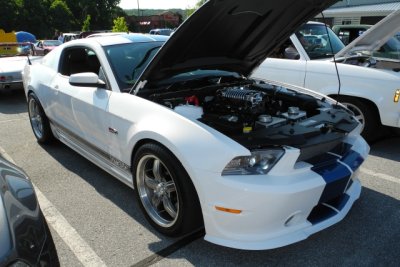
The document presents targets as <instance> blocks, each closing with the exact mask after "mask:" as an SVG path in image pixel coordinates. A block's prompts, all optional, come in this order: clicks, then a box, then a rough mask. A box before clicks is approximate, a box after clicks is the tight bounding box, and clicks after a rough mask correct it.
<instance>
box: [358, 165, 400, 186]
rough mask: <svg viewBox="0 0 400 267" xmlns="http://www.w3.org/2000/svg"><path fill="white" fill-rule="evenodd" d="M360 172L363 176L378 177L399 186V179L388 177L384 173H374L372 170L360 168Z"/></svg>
mask: <svg viewBox="0 0 400 267" xmlns="http://www.w3.org/2000/svg"><path fill="white" fill-rule="evenodd" d="M360 170H361V172H363V173H365V174H368V175H371V176H375V177H378V178H380V179H383V180H386V181H389V182H393V183H397V184H400V178H396V177H393V176H390V175H387V174H384V173H379V172H375V171H373V170H369V169H366V168H362V167H361V168H360Z"/></svg>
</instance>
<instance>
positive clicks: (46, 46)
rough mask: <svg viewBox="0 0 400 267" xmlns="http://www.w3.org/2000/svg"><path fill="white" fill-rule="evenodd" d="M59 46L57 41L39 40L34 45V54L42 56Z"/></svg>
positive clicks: (59, 42) (59, 43)
mask: <svg viewBox="0 0 400 267" xmlns="http://www.w3.org/2000/svg"><path fill="white" fill-rule="evenodd" d="M61 44H62V42H61V41H59V40H40V41H38V42H36V44H35V49H36V54H37V55H40V56H44V55H46V54H47V53H49V52H50V51H51V50H53V49H54V48H56V47H57V46H59V45H61Z"/></svg>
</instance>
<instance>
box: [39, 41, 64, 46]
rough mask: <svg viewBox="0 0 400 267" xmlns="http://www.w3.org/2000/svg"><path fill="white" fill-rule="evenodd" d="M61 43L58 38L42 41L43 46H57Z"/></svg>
mask: <svg viewBox="0 0 400 267" xmlns="http://www.w3.org/2000/svg"><path fill="white" fill-rule="evenodd" d="M60 44H62V43H61V42H60V41H59V40H45V41H43V45H45V46H59V45H60Z"/></svg>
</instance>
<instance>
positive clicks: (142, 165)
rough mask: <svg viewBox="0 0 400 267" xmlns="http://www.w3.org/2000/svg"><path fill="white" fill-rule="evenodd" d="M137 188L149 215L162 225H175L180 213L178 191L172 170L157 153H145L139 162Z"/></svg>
mask: <svg viewBox="0 0 400 267" xmlns="http://www.w3.org/2000/svg"><path fill="white" fill-rule="evenodd" d="M136 179H137V188H136V190H137V191H138V194H139V198H140V201H141V202H142V204H143V207H144V209H145V210H146V213H147V214H148V215H149V217H150V218H151V219H152V220H153V221H154V222H155V223H156V224H157V225H159V226H161V227H170V226H172V225H174V223H175V222H176V220H177V218H178V214H179V198H178V191H177V189H176V186H175V182H174V179H173V177H172V175H171V172H170V171H169V170H168V168H167V167H166V166H165V164H164V163H163V162H162V161H161V160H160V159H159V158H158V157H156V156H155V155H144V156H143V157H142V158H141V159H140V160H139V162H138V164H137V170H136Z"/></svg>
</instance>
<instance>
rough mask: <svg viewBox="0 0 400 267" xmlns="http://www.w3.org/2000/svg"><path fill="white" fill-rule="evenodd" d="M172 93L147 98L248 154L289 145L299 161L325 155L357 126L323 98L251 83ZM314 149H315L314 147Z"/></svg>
mask: <svg viewBox="0 0 400 267" xmlns="http://www.w3.org/2000/svg"><path fill="white" fill-rule="evenodd" d="M185 86H186V87H183V88H179V89H178V88H173V89H175V90H167V91H164V92H162V91H161V90H157V91H158V92H159V93H151V94H148V95H147V96H146V98H148V99H149V100H151V101H154V102H157V103H159V104H161V105H164V106H167V107H169V108H171V109H173V110H174V111H175V112H177V113H179V114H181V115H183V116H185V117H187V118H190V119H195V120H198V121H200V122H202V123H204V124H206V125H208V126H210V127H212V128H214V129H216V130H217V131H219V132H221V133H223V134H225V135H226V136H228V137H230V138H232V139H233V140H235V141H237V142H238V143H240V144H241V145H243V146H245V147H247V148H248V149H259V148H263V147H268V146H282V145H286V146H293V147H297V148H300V149H301V150H302V157H301V158H302V159H306V158H310V157H312V156H315V154H316V153H318V151H319V153H320V152H322V151H329V150H330V149H332V148H333V147H335V146H336V145H338V144H339V143H340V142H341V141H342V139H343V137H344V136H345V135H346V134H347V133H349V132H351V131H352V130H353V129H354V128H356V127H357V125H358V122H357V121H356V120H355V119H354V118H353V116H352V114H350V113H349V112H348V111H347V110H345V109H344V108H343V107H342V106H340V105H336V104H333V105H332V104H330V103H329V102H328V101H327V100H326V99H325V98H322V99H317V98H315V97H313V96H311V95H308V94H304V93H300V92H297V91H294V90H290V89H287V88H285V87H282V86H276V85H272V84H266V83H255V82H254V81H248V80H246V81H245V82H237V83H224V84H222V83H219V84H217V85H205V86H200V87H196V88H190V89H189V88H187V86H188V84H186V85H185ZM316 145H318V146H316Z"/></svg>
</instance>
